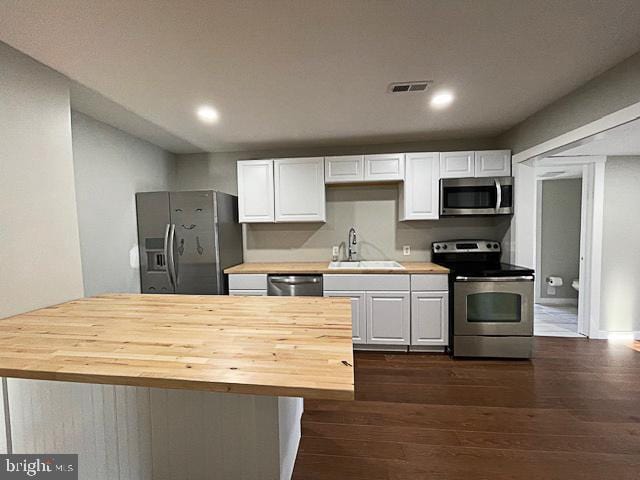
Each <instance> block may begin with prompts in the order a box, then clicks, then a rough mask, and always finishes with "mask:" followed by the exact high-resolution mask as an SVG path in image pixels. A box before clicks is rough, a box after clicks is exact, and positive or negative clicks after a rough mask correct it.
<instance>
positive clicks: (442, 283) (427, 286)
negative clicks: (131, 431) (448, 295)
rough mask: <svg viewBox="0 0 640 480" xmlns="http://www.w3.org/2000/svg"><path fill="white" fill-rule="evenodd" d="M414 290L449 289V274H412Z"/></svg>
mask: <svg viewBox="0 0 640 480" xmlns="http://www.w3.org/2000/svg"><path fill="white" fill-rule="evenodd" d="M411 290H412V291H425V292H429V291H443V290H449V276H448V275H445V274H428V275H411Z"/></svg>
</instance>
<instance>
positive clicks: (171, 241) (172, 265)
mask: <svg viewBox="0 0 640 480" xmlns="http://www.w3.org/2000/svg"><path fill="white" fill-rule="evenodd" d="M175 243H176V226H175V224H173V223H172V224H171V226H170V227H169V238H168V239H167V250H168V253H169V256H168V257H167V270H168V272H169V278H171V285H173V288H174V290H175V289H176V288H178V272H177V270H176V257H175V255H174V246H175Z"/></svg>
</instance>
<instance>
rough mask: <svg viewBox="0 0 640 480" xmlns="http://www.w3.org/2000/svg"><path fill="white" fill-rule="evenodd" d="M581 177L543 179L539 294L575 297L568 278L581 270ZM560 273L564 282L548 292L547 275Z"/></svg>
mask: <svg viewBox="0 0 640 480" xmlns="http://www.w3.org/2000/svg"><path fill="white" fill-rule="evenodd" d="M581 200H582V179H581V178H570V179H559V180H545V181H543V182H542V200H541V205H542V212H541V223H542V225H541V227H542V229H541V242H540V253H541V255H540V273H539V276H540V279H541V280H542V281H541V282H539V284H540V297H541V298H543V299H544V298H577V297H578V292H576V291H575V290H574V289H573V288H572V287H571V282H572V281H573V280H574V279H575V278H578V276H579V272H580V212H581ZM551 275H553V276H559V277H562V278H563V280H564V285H563V286H562V287H558V288H557V290H556V295H548V294H547V284H546V283H545V282H544V279H545V278H547V277H548V276H551Z"/></svg>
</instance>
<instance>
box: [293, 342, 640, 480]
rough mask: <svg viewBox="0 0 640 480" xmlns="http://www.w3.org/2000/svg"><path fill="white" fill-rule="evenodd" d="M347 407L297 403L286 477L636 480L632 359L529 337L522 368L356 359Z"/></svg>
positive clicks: (639, 416) (592, 345) (431, 359)
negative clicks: (296, 443)
mask: <svg viewBox="0 0 640 480" xmlns="http://www.w3.org/2000/svg"><path fill="white" fill-rule="evenodd" d="M355 362H356V364H355V379H356V385H355V386H356V400H355V401H353V402H335V401H318V400H310V401H307V402H305V413H304V415H303V418H302V440H301V444H300V450H299V453H298V458H297V461H296V466H295V471H294V480H303V479H304V480H318V479H322V480H342V479H346V478H349V479H363V480H364V479H384V480H400V479H411V480H414V479H432V478H433V479H447V480H468V479H476V478H477V479H489V478H490V479H493V480H539V479H545V480H552V479H553V480H562V479H580V480H603V479H609V478H611V479H629V480H631V479H638V478H639V474H638V472H639V471H640V401H639V397H638V395H639V394H640V353H638V352H636V351H634V350H633V348H632V347H631V346H629V345H622V344H612V343H608V342H606V341H602V340H586V339H573V338H570V339H564V338H551V337H536V338H535V353H534V358H533V360H532V361H509V360H452V359H450V358H449V357H447V356H445V355H436V354H408V355H407V354H384V353H369V352H367V353H365V352H357V353H356V356H355Z"/></svg>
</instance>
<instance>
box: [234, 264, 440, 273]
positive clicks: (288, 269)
mask: <svg viewBox="0 0 640 480" xmlns="http://www.w3.org/2000/svg"><path fill="white" fill-rule="evenodd" d="M399 263H400V265H402V266H403V267H404V270H400V269H389V268H386V269H385V268H377V269H370V270H369V269H367V270H363V269H360V268H339V269H337V268H329V262H274V263H241V264H240V265H236V266H234V267H229V268H227V269H225V271H224V273H236V274H240V273H263V274H264V273H267V274H269V273H274V274H286V273H291V274H294V273H298V274H305V273H307V274H325V273H334V274H340V273H349V274H353V273H361V274H363V275H367V274H380V273H397V274H404V275H407V274H421V273H423V274H430V273H436V274H437V273H440V274H442V273H449V269H448V268H445V267H441V266H440V265H436V264H435V263H431V262H399Z"/></svg>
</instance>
